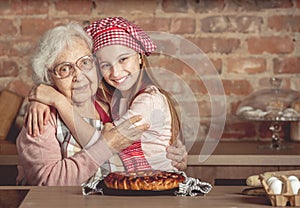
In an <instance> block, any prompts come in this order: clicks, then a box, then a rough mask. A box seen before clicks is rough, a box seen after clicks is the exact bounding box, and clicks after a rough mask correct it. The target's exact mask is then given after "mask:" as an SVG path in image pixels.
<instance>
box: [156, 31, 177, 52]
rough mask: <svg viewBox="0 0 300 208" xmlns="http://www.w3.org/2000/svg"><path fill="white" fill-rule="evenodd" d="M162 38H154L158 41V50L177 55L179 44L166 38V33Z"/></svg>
mask: <svg viewBox="0 0 300 208" xmlns="http://www.w3.org/2000/svg"><path fill="white" fill-rule="evenodd" d="M159 38H161V39H156V38H152V40H153V41H154V42H155V43H156V45H157V49H156V52H157V53H160V54H163V55H175V53H176V51H177V45H176V43H175V42H174V41H172V40H170V39H167V38H165V36H164V34H162V35H160V37H159Z"/></svg>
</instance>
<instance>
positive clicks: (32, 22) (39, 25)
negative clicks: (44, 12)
mask: <svg viewBox="0 0 300 208" xmlns="http://www.w3.org/2000/svg"><path fill="white" fill-rule="evenodd" d="M54 26H55V22H54V21H52V20H49V19H31V18H30V19H23V20H22V21H21V35H23V36H41V35H43V34H44V33H45V32H46V31H47V30H49V29H51V28H53V27H54Z"/></svg>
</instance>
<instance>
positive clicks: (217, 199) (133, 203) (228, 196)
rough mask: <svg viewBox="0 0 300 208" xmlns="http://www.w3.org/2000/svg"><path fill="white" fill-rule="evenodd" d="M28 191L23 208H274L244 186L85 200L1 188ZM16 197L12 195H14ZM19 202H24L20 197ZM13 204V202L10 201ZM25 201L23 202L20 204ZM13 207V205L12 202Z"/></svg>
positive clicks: (50, 190) (63, 190) (69, 190)
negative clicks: (196, 193) (185, 194)
mask: <svg viewBox="0 0 300 208" xmlns="http://www.w3.org/2000/svg"><path fill="white" fill-rule="evenodd" d="M16 189H17V190H23V192H24V190H26V189H28V190H29V191H28V193H27V195H26V196H25V198H24V200H23V201H22V202H20V203H21V205H20V208H35V207H38V208H40V207H51V208H52V207H72V208H76V207H89V208H90V207H91V208H92V207H97V208H98V207H111V208H113V207H118V208H122V207H129V208H135V207H139V208H144V207H151V208H153V207H164V208H168V207H170V208H176V207H182V208H185V207H189V208H190V207H197V208H198V207H214V208H218V207H239V208H240V207H253V208H254V207H255V208H260V207H269V208H270V207H271V204H270V202H269V201H268V199H267V198H265V197H259V196H246V195H242V194H241V192H242V190H243V189H244V187H242V186H216V187H213V189H212V191H211V192H210V193H209V194H207V195H206V196H199V197H179V196H101V195H93V196H83V195H81V188H80V187H0V191H1V192H2V191H5V190H6V191H11V190H14V191H16ZM10 196H11V197H13V196H12V195H10ZM17 198H20V197H19V196H17ZM9 200H10V198H9V197H8V198H6V200H0V203H2V204H0V207H3V206H4V207H8V206H9ZM10 201H13V200H10ZM20 201H21V200H20ZM11 203H13V202H11Z"/></svg>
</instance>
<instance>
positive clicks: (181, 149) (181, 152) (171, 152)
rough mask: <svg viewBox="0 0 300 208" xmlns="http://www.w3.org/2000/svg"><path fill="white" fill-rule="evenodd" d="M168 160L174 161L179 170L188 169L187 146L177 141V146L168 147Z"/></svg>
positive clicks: (173, 163)
mask: <svg viewBox="0 0 300 208" xmlns="http://www.w3.org/2000/svg"><path fill="white" fill-rule="evenodd" d="M167 158H169V159H171V160H172V165H173V166H174V167H175V168H177V169H178V170H184V169H186V167H187V151H186V148H185V145H183V144H182V142H181V141H180V140H177V142H176V144H175V146H168V147H167Z"/></svg>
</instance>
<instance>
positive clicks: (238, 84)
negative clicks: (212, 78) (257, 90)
mask: <svg viewBox="0 0 300 208" xmlns="http://www.w3.org/2000/svg"><path fill="white" fill-rule="evenodd" d="M223 86H224V90H225V92H226V95H233V94H235V95H249V94H250V93H252V91H253V89H252V86H251V84H250V83H249V82H248V81H247V80H223Z"/></svg>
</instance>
